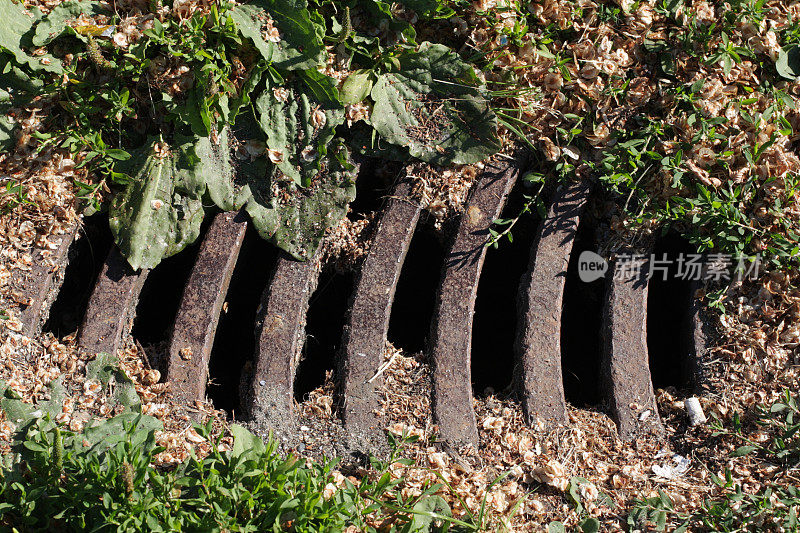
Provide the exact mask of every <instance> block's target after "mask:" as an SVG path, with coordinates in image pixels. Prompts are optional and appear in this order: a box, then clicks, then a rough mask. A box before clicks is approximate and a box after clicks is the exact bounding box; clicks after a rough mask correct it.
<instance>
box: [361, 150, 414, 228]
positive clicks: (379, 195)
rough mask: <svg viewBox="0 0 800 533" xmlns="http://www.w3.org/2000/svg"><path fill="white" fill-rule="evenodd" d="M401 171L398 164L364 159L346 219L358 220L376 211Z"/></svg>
mask: <svg viewBox="0 0 800 533" xmlns="http://www.w3.org/2000/svg"><path fill="white" fill-rule="evenodd" d="M401 171H402V166H401V165H400V163H397V162H392V161H388V162H387V161H382V160H380V159H376V158H372V157H365V158H362V160H361V168H360V169H359V172H358V180H357V181H356V199H355V200H353V203H351V204H350V212H349V213H348V218H350V219H351V220H359V219H361V218H363V216H364V214H365V213H371V212H373V211H378V210H379V209H380V208H381V205H382V203H383V199H384V197H385V196H386V195H387V194H388V193H389V191H390V189H391V185H392V182H393V181H394V179H395V178H396V177H397V176H398V175H399V174H400V172H401Z"/></svg>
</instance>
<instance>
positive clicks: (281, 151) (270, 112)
mask: <svg viewBox="0 0 800 533" xmlns="http://www.w3.org/2000/svg"><path fill="white" fill-rule="evenodd" d="M256 111H257V112H258V115H259V116H258V119H259V125H260V126H261V129H262V131H263V132H264V133H265V134H266V136H267V148H268V149H269V150H272V152H270V155H271V157H270V159H271V160H272V161H273V162H274V163H275V164H276V166H277V167H278V170H279V171H280V172H281V173H283V175H284V176H286V178H288V179H290V180H291V181H293V182H294V183H296V184H298V185H303V186H308V185H309V184H310V183H311V179H312V178H313V176H314V175H315V174H316V173H317V172H318V171H319V168H320V166H321V164H322V162H323V161H324V160H325V154H326V153H327V149H328V144H329V143H330V142H331V141H332V140H333V137H334V133H335V130H336V127H337V126H338V125H339V124H341V123H342V122H344V111H343V110H342V109H341V108H340V107H338V106H337V107H334V106H331V105H326V104H325V103H323V102H318V101H315V100H313V99H312V98H311V97H309V95H308V94H306V93H305V92H304V91H302V90H300V89H298V87H297V86H296V84H295V85H287V86H284V87H281V88H276V89H274V90H273V89H270V88H269V87H268V88H267V89H266V90H265V91H264V92H263V93H261V95H260V96H259V97H258V98H257V99H256ZM278 179H280V178H278Z"/></svg>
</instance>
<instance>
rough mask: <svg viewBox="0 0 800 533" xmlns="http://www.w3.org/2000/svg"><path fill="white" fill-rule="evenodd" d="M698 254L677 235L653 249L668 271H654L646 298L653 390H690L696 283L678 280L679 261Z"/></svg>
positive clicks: (670, 234) (658, 241)
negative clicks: (692, 309)
mask: <svg viewBox="0 0 800 533" xmlns="http://www.w3.org/2000/svg"><path fill="white" fill-rule="evenodd" d="M694 253H695V250H694V248H693V247H692V245H691V244H689V242H688V241H686V240H685V239H684V238H683V237H681V236H680V235H678V234H676V233H668V234H667V235H665V236H664V237H661V238H660V239H658V240H657V241H656V243H655V246H654V247H653V254H654V257H655V259H656V260H657V261H658V262H659V263H661V262H662V261H664V260H665V259H666V263H661V264H662V265H665V266H666V268H665V269H664V270H663V271H662V270H659V269H654V272H653V277H652V278H651V279H650V284H649V286H648V294H647V349H648V352H649V354H650V375H651V376H652V379H653V387H655V388H666V387H675V388H677V389H686V388H689V387H690V385H691V383H692V381H693V378H694V376H692V375H691V374H692V368H693V361H692V360H691V359H692V353H691V352H692V347H691V346H690V344H689V343H690V342H691V339H692V322H691V320H690V318H691V317H690V314H689V313H690V308H691V305H692V297H693V292H694V288H693V283H692V281H691V280H684V279H681V278H680V277H679V271H678V268H679V260H678V259H679V257H680V256H681V254H682V255H683V257H684V258H685V257H686V256H687V255H689V254H694Z"/></svg>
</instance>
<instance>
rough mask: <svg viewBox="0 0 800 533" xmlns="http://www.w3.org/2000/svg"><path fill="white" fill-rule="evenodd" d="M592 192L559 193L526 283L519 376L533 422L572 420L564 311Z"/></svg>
mask: <svg viewBox="0 0 800 533" xmlns="http://www.w3.org/2000/svg"><path fill="white" fill-rule="evenodd" d="M588 194H589V187H588V185H587V184H585V183H576V184H573V185H571V186H569V187H565V188H564V189H562V190H560V191H558V192H557V193H556V196H555V198H554V200H553V202H552V204H551V205H550V208H549V210H548V212H547V218H546V219H545V220H544V222H543V223H542V226H541V228H540V229H539V233H538V235H537V237H536V242H535V243H534V245H533V247H532V249H531V257H530V262H529V267H528V271H527V272H526V273H525V274H524V275H523V276H522V281H521V282H520V289H519V303H518V311H519V324H518V327H517V341H516V345H515V351H516V357H517V365H518V367H517V373H518V374H517V376H516V379H517V382H518V384H519V389H520V392H521V393H522V407H523V410H524V412H525V418H526V420H527V422H528V424H532V423H533V422H534V421H535V420H536V419H537V418H539V419H541V420H543V421H544V422H547V423H566V422H567V421H568V416H567V402H566V400H565V398H564V383H563V379H562V375H561V311H562V304H563V298H564V282H565V280H566V276H567V267H568V266H569V258H570V253H571V252H572V244H573V241H574V240H575V233H576V232H577V230H578V222H579V219H580V216H581V214H582V213H583V210H584V207H585V206H586V200H587V197H588Z"/></svg>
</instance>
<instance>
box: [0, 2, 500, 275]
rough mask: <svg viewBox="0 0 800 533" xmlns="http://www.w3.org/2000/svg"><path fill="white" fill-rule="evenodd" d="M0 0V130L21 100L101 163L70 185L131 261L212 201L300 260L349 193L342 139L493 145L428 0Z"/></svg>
mask: <svg viewBox="0 0 800 533" xmlns="http://www.w3.org/2000/svg"><path fill="white" fill-rule="evenodd" d="M0 6H2V8H3V11H4V13H8V17H6V20H5V21H4V22H3V24H4V27H3V28H2V31H0V34H2V36H1V37H0V69H2V72H3V73H4V74H3V77H2V81H0V144H2V145H3V146H5V147H7V148H11V147H13V146H14V144H15V143H16V145H17V148H23V149H24V148H26V146H25V143H23V142H22V141H21V135H20V134H19V132H18V130H19V127H18V125H19V122H20V119H22V118H24V113H25V106H27V105H29V104H31V103H32V102H35V103H36V106H37V109H43V110H46V111H47V112H46V113H41V112H40V113H39V115H40V117H39V118H40V119H41V120H42V123H41V125H40V126H39V127H38V128H37V131H36V132H35V137H36V138H37V139H38V141H39V143H38V147H39V148H41V147H43V146H52V147H55V148H57V149H64V150H68V151H69V152H71V154H72V157H73V158H74V160H75V162H76V163H77V164H76V167H77V168H81V167H86V168H88V169H89V170H90V174H91V175H93V176H96V179H95V180H93V181H91V182H87V183H78V185H79V186H80V189H81V194H82V197H83V198H85V199H86V200H88V202H89V205H90V207H91V208H92V209H95V210H96V209H105V208H107V209H108V210H109V217H110V225H111V229H112V231H113V234H114V237H115V240H116V242H117V244H118V245H119V246H120V248H121V250H122V251H123V253H124V254H125V256H126V257H127V258H128V261H129V262H130V264H131V266H132V267H134V268H152V267H154V266H155V265H157V264H158V263H159V262H160V261H161V260H162V259H163V258H165V257H168V256H170V255H173V254H175V253H177V252H179V251H180V250H182V249H183V248H185V247H186V246H187V245H188V244H190V243H191V242H193V241H194V240H195V239H196V238H197V236H198V234H199V231H200V225H201V223H202V220H203V218H204V216H205V214H206V212H207V211H208V209H209V208H210V207H211V206H216V207H218V208H220V209H223V210H237V209H244V210H245V211H246V212H247V213H248V214H249V215H250V217H251V219H252V221H253V224H254V226H255V227H256V229H257V230H258V231H259V233H260V234H261V235H262V236H263V237H264V238H267V239H270V240H271V241H272V242H274V243H275V244H276V245H278V246H279V247H281V248H282V249H284V250H286V251H287V252H288V253H290V254H291V255H292V256H294V257H296V258H298V259H305V258H307V257H309V256H310V255H311V254H312V253H313V251H314V250H315V249H316V247H317V246H318V244H319V242H320V240H321V238H322V235H323V233H324V231H325V230H326V229H327V228H329V227H331V226H333V225H335V224H336V223H337V222H338V221H339V220H340V219H342V218H343V217H344V215H345V214H346V212H347V206H348V204H349V202H351V201H352V200H353V199H354V197H355V179H356V174H357V165H356V163H355V161H354V159H353V154H352V152H353V151H354V150H355V151H358V152H360V153H364V154H370V155H380V156H382V157H393V158H399V159H403V160H405V159H408V158H410V157H414V158H418V159H421V160H423V161H426V162H429V163H435V164H440V165H449V164H467V163H474V162H477V161H480V160H482V159H485V158H487V157H488V156H490V155H492V154H493V153H495V152H496V151H498V150H499V149H500V142H499V140H498V136H497V118H496V116H495V115H494V113H493V111H492V109H491V108H490V106H489V105H488V98H487V96H486V89H485V86H484V84H483V82H482V81H481V79H480V78H479V77H478V75H477V74H476V72H475V70H474V69H473V67H472V65H470V64H469V63H468V62H466V61H464V60H463V59H462V58H461V57H460V56H459V55H458V54H456V53H455V52H454V51H453V50H452V49H451V48H449V47H448V46H447V45H446V44H441V43H433V42H428V41H425V42H417V39H416V32H415V30H414V28H413V26H412V25H411V23H410V22H408V21H409V20H420V19H422V20H431V19H436V18H440V17H446V16H449V15H451V14H452V10H450V9H448V8H447V7H445V6H444V5H442V4H439V3H437V2H436V1H435V0H428V1H418V0H414V1H412V0H406V1H403V2H399V3H396V4H393V5H391V6H390V5H389V4H386V3H383V2H381V1H378V0H369V1H367V2H353V1H351V2H345V3H340V2H336V3H334V2H330V1H326V0H317V1H312V2H311V3H310V4H309V3H307V2H306V0H255V1H253V2H250V3H247V4H236V3H233V2H211V3H210V5H206V4H205V3H204V4H202V5H201V4H199V3H195V2H194V1H193V0H182V1H180V2H175V3H173V4H171V5H166V4H165V5H162V3H161V2H160V0H152V1H151V2H150V3H149V4H148V5H147V6H145V5H144V3H136V2H130V3H124V4H123V3H115V4H114V6H113V8H112V6H111V5H109V4H107V3H105V2H100V1H96V0H69V1H67V2H64V3H62V4H59V5H58V6H56V7H55V8H54V9H53V10H52V11H51V12H50V13H48V14H46V15H43V14H42V13H40V12H38V11H37V10H26V9H25V8H24V7H23V6H22V5H21V4H17V3H14V2H13V1H12V0H0ZM42 116H45V118H43V119H42V118H41V117H42ZM389 146H391V147H392V149H387V147H389ZM104 191H110V192H111V193H112V194H111V195H110V196H111V198H110V199H109V198H108V196H109V195H104V194H103V192H104Z"/></svg>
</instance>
